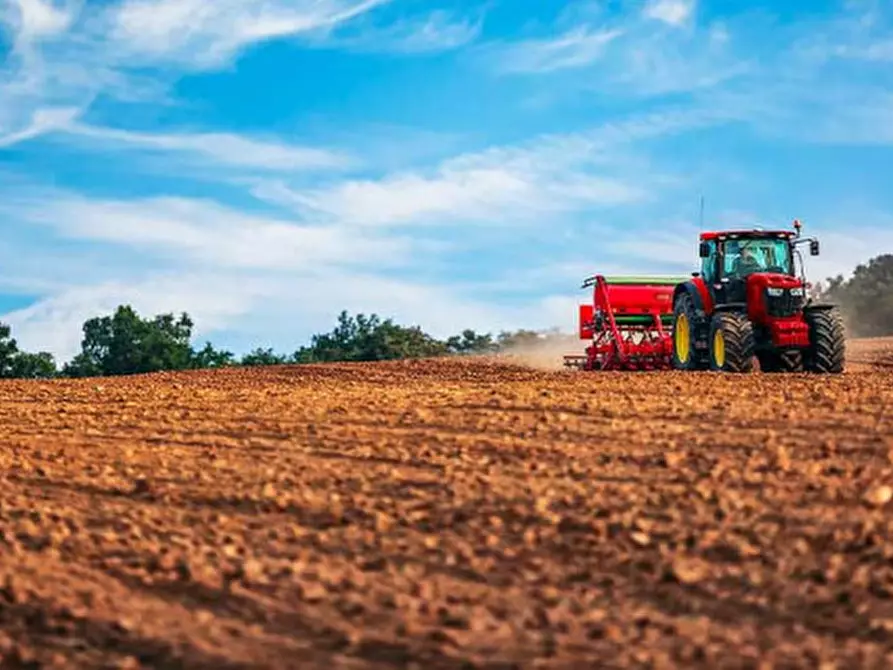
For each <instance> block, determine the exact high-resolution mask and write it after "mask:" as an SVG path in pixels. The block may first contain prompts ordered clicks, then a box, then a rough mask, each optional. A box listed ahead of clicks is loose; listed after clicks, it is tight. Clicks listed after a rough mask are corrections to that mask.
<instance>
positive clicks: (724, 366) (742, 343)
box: [710, 312, 756, 372]
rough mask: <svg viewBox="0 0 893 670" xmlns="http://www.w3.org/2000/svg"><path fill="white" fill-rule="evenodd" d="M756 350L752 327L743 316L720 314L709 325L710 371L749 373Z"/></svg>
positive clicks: (732, 313) (727, 313)
mask: <svg viewBox="0 0 893 670" xmlns="http://www.w3.org/2000/svg"><path fill="white" fill-rule="evenodd" d="M755 349H756V340H755V339H754V334H753V326H752V325H751V323H750V321H748V319H747V317H746V316H744V315H743V314H735V313H734V312H721V313H719V314H716V315H715V316H714V317H713V320H712V321H711V323H710V369H711V370H715V371H717V372H751V371H752V370H753V359H754V353H755Z"/></svg>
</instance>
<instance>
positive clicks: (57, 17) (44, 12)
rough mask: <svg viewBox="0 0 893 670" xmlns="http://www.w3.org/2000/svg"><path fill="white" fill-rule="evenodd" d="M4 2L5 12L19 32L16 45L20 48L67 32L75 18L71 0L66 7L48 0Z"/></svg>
mask: <svg viewBox="0 0 893 670" xmlns="http://www.w3.org/2000/svg"><path fill="white" fill-rule="evenodd" d="M4 4H5V6H6V10H5V12H4V14H5V15H6V16H7V17H8V22H9V23H10V24H11V25H13V26H14V30H15V31H16V33H17V35H16V47H17V48H19V49H21V48H24V47H26V46H27V45H29V44H31V43H32V42H34V41H38V40H41V39H45V38H49V37H53V36H55V35H58V34H59V33H62V32H65V31H66V30H68V28H69V27H70V26H71V23H72V21H73V20H74V5H73V3H72V2H71V1H69V2H67V3H65V4H66V6H64V7H59V6H58V5H56V4H54V3H53V2H52V1H48V0H4Z"/></svg>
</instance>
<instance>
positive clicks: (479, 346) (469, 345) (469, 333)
mask: <svg viewBox="0 0 893 670" xmlns="http://www.w3.org/2000/svg"><path fill="white" fill-rule="evenodd" d="M446 348H447V350H448V351H449V352H450V353H455V354H486V353H491V352H494V351H496V350H497V349H498V348H499V345H498V344H497V343H496V342H494V341H493V336H492V335H491V334H490V333H484V334H479V333H477V332H475V331H474V330H471V329H466V330H463V331H462V334H461V335H453V336H452V337H449V338H447V341H446Z"/></svg>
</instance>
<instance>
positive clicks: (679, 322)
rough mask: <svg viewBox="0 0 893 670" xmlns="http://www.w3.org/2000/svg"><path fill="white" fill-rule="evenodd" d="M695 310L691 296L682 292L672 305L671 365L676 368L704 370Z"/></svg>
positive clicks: (705, 367) (704, 361) (704, 363)
mask: <svg viewBox="0 0 893 670" xmlns="http://www.w3.org/2000/svg"><path fill="white" fill-rule="evenodd" d="M696 319H697V312H696V311H695V303H694V300H692V298H691V296H690V295H688V294H687V293H683V294H682V295H681V296H679V298H678V299H677V300H676V304H675V305H674V306H673V367H674V368H675V369H677V370H706V369H707V365H708V362H707V361H706V360H704V358H705V357H704V353H703V351H701V350H699V349H698V348H697V347H696V343H697V341H698V329H697V327H696V324H697V321H696Z"/></svg>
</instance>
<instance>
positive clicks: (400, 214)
mask: <svg viewBox="0 0 893 670" xmlns="http://www.w3.org/2000/svg"><path fill="white" fill-rule="evenodd" d="M254 193H255V195H257V196H258V197H261V198H265V199H268V200H270V201H273V202H278V203H280V204H283V205H288V206H292V207H294V208H295V209H297V210H299V211H301V212H303V213H304V214H305V216H314V215H316V216H319V215H325V216H327V217H330V218H333V219H334V220H336V221H342V222H347V223H350V224H351V225H358V226H360V225H362V226H385V225H405V224H409V223H419V222H423V223H424V222H428V223H437V224H444V223H449V222H457V221H460V222H461V221H464V222H466V223H473V224H484V225H499V224H503V223H507V222H511V223H512V224H513V225H517V224H520V223H523V222H525V221H529V220H531V219H536V218H537V217H539V216H541V215H542V214H544V213H546V212H552V213H556V212H562V211H572V210H575V209H582V208H584V207H597V206H599V205H617V204H625V203H629V202H632V201H635V200H638V199H639V198H642V197H644V193H643V191H641V190H640V189H639V188H636V187H633V186H631V185H628V184H625V183H624V182H622V181H620V180H617V179H612V178H607V177H598V176H594V175H586V174H567V175H564V177H563V178H559V176H558V175H556V174H551V173H549V172H547V171H544V170H541V171H539V172H537V171H530V172H524V171H520V170H512V169H507V168H501V167H497V166H493V167H480V168H452V167H449V166H447V167H444V168H442V169H441V170H440V171H439V172H438V174H437V175H436V176H433V177H425V176H422V175H418V174H397V175H393V176H389V177H386V178H384V179H382V180H378V181H373V180H364V181H359V180H358V181H347V182H343V183H340V184H338V185H337V186H334V187H332V188H328V189H317V190H307V191H295V190H292V189H289V188H288V187H286V186H285V185H283V184H281V183H272V184H261V185H259V186H258V187H256V188H255V190H254Z"/></svg>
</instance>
